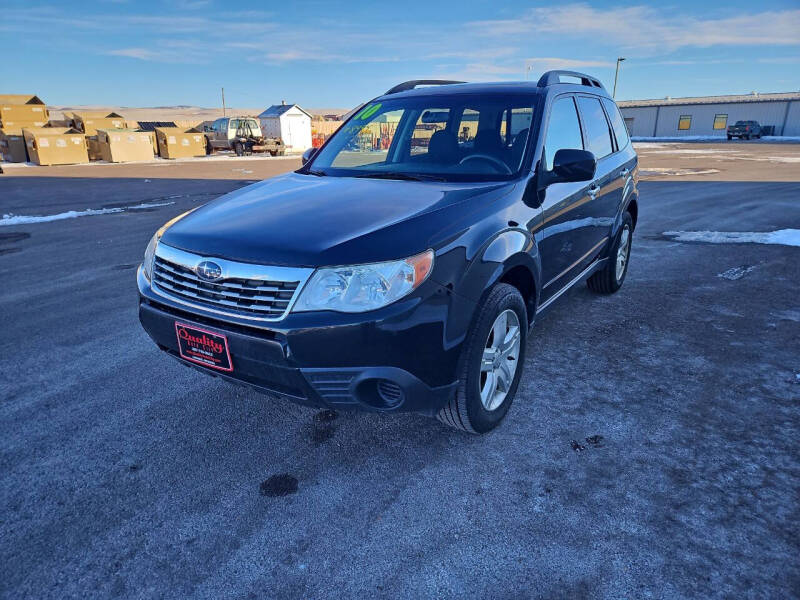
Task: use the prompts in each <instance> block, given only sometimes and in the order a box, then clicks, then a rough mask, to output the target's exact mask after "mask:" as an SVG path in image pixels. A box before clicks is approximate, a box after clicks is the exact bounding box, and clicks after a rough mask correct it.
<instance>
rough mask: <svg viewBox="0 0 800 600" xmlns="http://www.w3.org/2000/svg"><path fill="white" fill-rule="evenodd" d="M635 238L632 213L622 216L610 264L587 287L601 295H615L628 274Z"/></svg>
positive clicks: (587, 283)
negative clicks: (633, 239)
mask: <svg viewBox="0 0 800 600" xmlns="http://www.w3.org/2000/svg"><path fill="white" fill-rule="evenodd" d="M632 238H633V219H632V218H631V215H630V213H627V212H626V213H625V214H623V215H622V225H621V226H620V228H619V233H617V239H616V240H615V242H614V245H613V247H612V248H611V252H609V254H608V262H607V263H606V266H605V267H603V269H601V270H600V271H598V272H597V273H595V274H594V275H592V276H591V277H589V279H588V280H587V281H586V285H588V286H589V289H590V290H592V291H593V292H597V293H599V294H613V293H614V292H616V291H617V290H618V289H619V288H621V287H622V284H623V283H624V281H625V276H626V275H627V274H628V262H630V258H631V241H632Z"/></svg>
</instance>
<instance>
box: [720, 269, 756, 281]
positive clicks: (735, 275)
mask: <svg viewBox="0 0 800 600" xmlns="http://www.w3.org/2000/svg"><path fill="white" fill-rule="evenodd" d="M753 269H755V267H733V268H731V269H728V270H727V271H723V272H722V273H720V274H719V275H717V277H722V278H723V279H729V280H730V281H736V280H738V279H741V278H742V277H744V276H745V275H747V274H748V273H749V272H750V271H752V270H753Z"/></svg>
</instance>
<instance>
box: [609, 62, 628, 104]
mask: <svg viewBox="0 0 800 600" xmlns="http://www.w3.org/2000/svg"><path fill="white" fill-rule="evenodd" d="M623 60H625V59H624V58H622V57H619V58H618V59H617V72H616V73H614V91H613V92H612V94H611V97H612V98H616V97H617V78H619V63H621V62H622V61H623Z"/></svg>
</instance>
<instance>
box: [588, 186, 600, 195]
mask: <svg viewBox="0 0 800 600" xmlns="http://www.w3.org/2000/svg"><path fill="white" fill-rule="evenodd" d="M599 191H600V186H599V185H597V184H596V183H593V184H592V185H591V186H589V190H588V192H589V195H590V196H591V197H592V198H594V197H595V196H597V192H599Z"/></svg>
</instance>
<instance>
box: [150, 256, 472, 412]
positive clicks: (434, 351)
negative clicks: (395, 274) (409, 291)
mask: <svg viewBox="0 0 800 600" xmlns="http://www.w3.org/2000/svg"><path fill="white" fill-rule="evenodd" d="M137 282H138V285H139V294H140V301H139V320H140V321H141V323H142V326H143V327H144V329H145V331H146V332H147V333H148V335H149V336H150V337H151V338H152V339H153V341H154V342H155V343H156V344H157V345H158V347H159V348H160V349H162V350H164V351H165V352H167V353H168V354H170V355H171V356H173V357H175V358H176V359H178V360H179V361H180V362H182V363H183V364H185V365H187V366H191V367H193V368H196V369H198V370H200V371H203V372H204V373H207V374H210V375H213V376H217V377H221V378H223V379H226V380H229V381H232V382H235V383H241V384H244V385H247V386H250V387H253V388H255V389H257V390H259V391H262V392H266V393H270V394H275V395H280V396H283V397H286V398H288V399H290V400H292V401H294V402H298V403H300V404H306V405H310V406H319V407H328V408H333V409H343V408H360V409H364V410H377V411H413V412H420V413H424V414H429V415H434V414H436V413H437V412H438V410H439V409H440V408H441V407H442V406H443V405H444V404H445V403H446V402H447V401H448V400H449V398H450V397H451V395H452V394H453V393H454V392H455V387H456V385H457V383H456V369H457V363H458V359H459V356H460V350H461V340H457V341H454V342H452V343H451V342H447V335H446V329H447V318H448V313H449V296H448V294H447V293H444V292H440V291H439V289H438V288H439V286H438V284H435V283H433V282H430V283H431V287H430V288H429V290H428V292H430V293H431V294H430V296H429V297H427V298H426V299H425V300H424V301H423V300H421V299H420V298H416V299H413V300H410V301H409V302H405V303H404V302H399V303H395V304H394V305H391V306H389V307H385V308H384V309H381V310H379V311H373V312H371V313H369V314H368V315H366V314H364V315H344V314H340V313H330V312H326V313H297V314H289V315H288V316H287V317H286V318H284V319H283V320H281V321H276V322H273V323H267V324H260V325H259V326H258V327H254V326H252V325H251V324H249V325H245V324H237V323H232V322H228V321H222V320H219V318H217V317H215V316H214V315H212V314H203V311H202V310H198V311H195V310H194V309H191V312H189V311H187V307H185V306H182V305H181V304H178V303H172V302H170V300H169V298H166V297H164V296H161V295H158V294H156V293H154V292H153V290H152V289H151V288H150V284H149V282H148V281H147V279H146V278H145V277H144V275H143V274H142V272H141V268H140V269H139V272H138V273H137ZM427 283H428V282H426V284H427ZM176 320H178V321H181V322H183V323H187V324H189V325H196V326H199V327H202V328H206V329H208V330H210V331H212V332H216V333H220V334H223V335H225V336H226V337H227V339H228V344H229V348H230V353H231V358H232V363H233V367H234V369H233V372H232V373H224V372H221V371H217V370H214V369H209V368H206V367H203V366H200V365H197V364H194V363H190V362H188V361H185V360H183V359H181V358H180V356H179V352H178V341H177V337H176V334H175V321H176Z"/></svg>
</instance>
